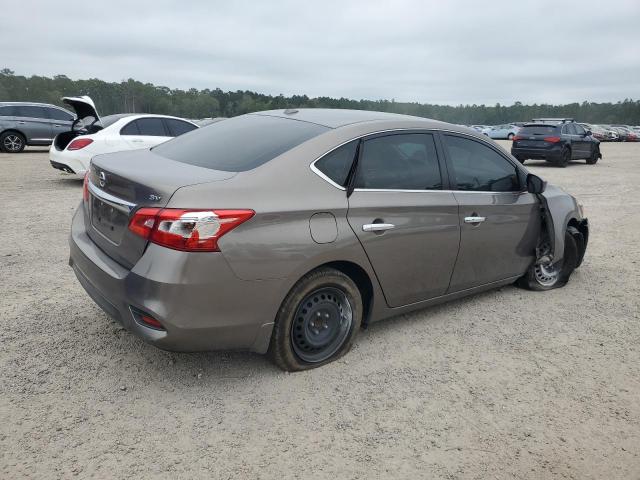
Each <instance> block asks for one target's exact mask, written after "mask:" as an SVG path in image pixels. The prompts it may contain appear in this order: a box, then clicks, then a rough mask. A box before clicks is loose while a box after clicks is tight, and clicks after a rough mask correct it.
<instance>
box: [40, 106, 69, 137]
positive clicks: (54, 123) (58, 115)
mask: <svg viewBox="0 0 640 480" xmlns="http://www.w3.org/2000/svg"><path fill="white" fill-rule="evenodd" d="M44 110H45V113H46V115H47V117H48V118H49V123H50V125H51V136H52V138H55V137H56V135H58V134H59V133H63V132H68V131H69V130H71V125H72V124H73V120H74V117H73V115H71V114H70V113H68V112H66V111H64V110H62V109H61V108H54V107H44Z"/></svg>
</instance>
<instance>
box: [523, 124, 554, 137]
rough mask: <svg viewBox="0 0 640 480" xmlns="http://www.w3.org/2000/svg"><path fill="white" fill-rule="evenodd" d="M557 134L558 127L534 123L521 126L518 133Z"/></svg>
mask: <svg viewBox="0 0 640 480" xmlns="http://www.w3.org/2000/svg"><path fill="white" fill-rule="evenodd" d="M553 134H556V135H557V134H558V127H554V126H553V125H534V126H529V127H522V129H521V130H520V131H519V132H518V135H553Z"/></svg>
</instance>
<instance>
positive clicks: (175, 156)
mask: <svg viewBox="0 0 640 480" xmlns="http://www.w3.org/2000/svg"><path fill="white" fill-rule="evenodd" d="M327 130H329V128H327V127H323V126H321V125H316V124H315V123H308V122H301V121H297V120H289V119H287V118H279V117H269V116H265V115H243V116H240V117H235V118H230V119H228V120H225V121H223V122H217V123H213V124H211V125H208V126H206V127H202V128H199V129H197V130H193V131H192V132H188V133H185V134H184V135H181V136H179V137H176V138H175V139H174V140H170V141H168V142H166V143H163V144H161V145H158V146H157V147H154V148H153V151H154V152H155V153H157V154H158V155H162V156H163V157H166V158H170V159H171V160H176V161H178V162H183V163H188V164H189V165H196V166H198V167H205V168H211V169H214V170H223V171H226V172H244V171H246V170H251V169H253V168H256V167H258V166H260V165H262V164H263V163H266V162H268V161H269V160H272V159H274V158H276V157H277V156H278V155H281V154H282V153H284V152H286V151H287V150H291V149H292V148H293V147H295V146H297V145H300V144H301V143H303V142H305V141H307V140H309V139H310V138H313V137H315V136H317V135H320V134H321V133H324V132H326V131H327Z"/></svg>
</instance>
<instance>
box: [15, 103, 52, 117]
mask: <svg viewBox="0 0 640 480" xmlns="http://www.w3.org/2000/svg"><path fill="white" fill-rule="evenodd" d="M15 109H16V113H15V116H16V117H26V118H47V116H46V115H45V113H44V108H42V107H37V106H35V105H17V106H16V107H15Z"/></svg>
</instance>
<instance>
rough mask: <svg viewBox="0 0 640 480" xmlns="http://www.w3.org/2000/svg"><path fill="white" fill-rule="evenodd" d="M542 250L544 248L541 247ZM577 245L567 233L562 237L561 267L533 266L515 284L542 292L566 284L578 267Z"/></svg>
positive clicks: (548, 265) (549, 264) (549, 265)
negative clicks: (562, 254)
mask: <svg viewBox="0 0 640 480" xmlns="http://www.w3.org/2000/svg"><path fill="white" fill-rule="evenodd" d="M543 250H544V246H543ZM578 255H579V252H578V245H577V244H576V241H575V240H574V238H573V235H571V233H569V231H567V232H566V233H565V235H564V257H563V260H562V266H557V265H553V264H551V263H548V264H535V263H534V264H533V265H531V267H529V270H527V273H526V274H525V275H524V276H523V277H521V278H520V279H519V280H518V282H517V284H518V285H519V286H520V287H523V288H526V289H528V290H536V291H544V290H551V289H554V288H560V287H563V286H564V285H566V284H567V282H568V281H569V277H571V274H572V273H573V271H574V270H575V269H576V267H577V266H578Z"/></svg>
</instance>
